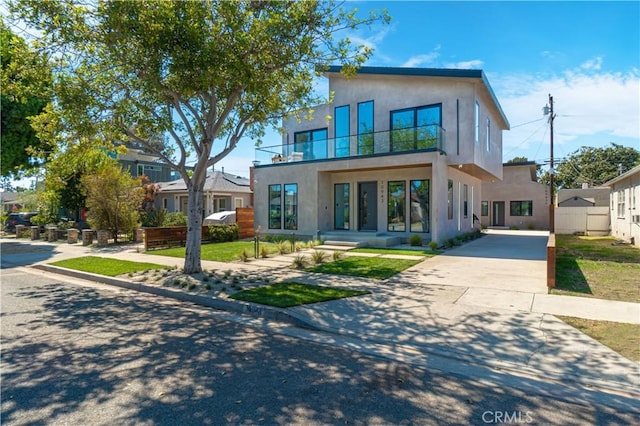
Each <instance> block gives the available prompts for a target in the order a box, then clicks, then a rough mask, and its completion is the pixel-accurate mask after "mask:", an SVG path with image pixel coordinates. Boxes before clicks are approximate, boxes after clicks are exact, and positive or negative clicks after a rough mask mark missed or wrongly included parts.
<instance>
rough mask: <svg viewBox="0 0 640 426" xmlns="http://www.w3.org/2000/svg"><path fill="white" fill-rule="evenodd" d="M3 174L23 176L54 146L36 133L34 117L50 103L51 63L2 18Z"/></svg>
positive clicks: (0, 163) (0, 103) (0, 169)
mask: <svg viewBox="0 0 640 426" xmlns="http://www.w3.org/2000/svg"><path fill="white" fill-rule="evenodd" d="M0 64H1V66H0V70H1V71H0V84H1V86H2V94H0V109H1V111H2V124H1V125H0V138H1V140H2V150H1V151H0V156H1V157H0V174H1V175H2V176H3V177H7V178H20V177H22V176H23V175H24V174H25V173H28V172H29V171H31V170H32V169H34V168H37V167H39V166H40V161H39V159H40V158H42V154H43V152H46V151H50V149H51V147H50V145H49V143H48V142H47V141H46V140H43V139H40V138H38V137H37V135H36V132H35V131H34V129H33V128H32V126H31V118H32V117H35V116H37V115H38V114H40V113H41V112H42V111H43V110H44V108H45V106H46V105H47V104H48V103H49V96H50V94H49V91H50V88H51V87H50V85H51V74H50V67H49V64H48V61H47V59H46V56H44V55H40V54H38V52H36V51H34V50H33V49H31V48H30V47H29V46H28V45H27V43H26V42H25V41H24V39H22V38H21V37H19V36H17V35H16V34H14V33H13V32H12V31H11V30H10V29H9V28H8V27H7V26H6V25H5V23H4V20H3V19H0Z"/></svg>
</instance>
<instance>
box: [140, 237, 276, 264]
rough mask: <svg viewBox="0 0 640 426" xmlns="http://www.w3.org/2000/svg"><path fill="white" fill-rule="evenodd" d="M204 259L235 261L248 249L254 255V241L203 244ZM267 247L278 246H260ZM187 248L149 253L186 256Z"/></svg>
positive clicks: (263, 244) (270, 250)
mask: <svg viewBox="0 0 640 426" xmlns="http://www.w3.org/2000/svg"><path fill="white" fill-rule="evenodd" d="M201 247H202V248H201V250H202V254H201V257H200V258H201V259H202V260H211V261H215V262H233V261H236V260H238V259H239V257H240V253H242V251H243V250H247V252H248V253H249V256H250V257H253V256H254V246H253V241H232V242H228V243H210V244H203V245H202V246H201ZM262 247H267V250H268V251H269V253H276V251H277V250H276V246H275V245H274V244H272V243H265V242H261V243H260V248H261V249H262ZM185 251H186V249H185V248H184V247H175V248H170V249H162V250H150V251H147V252H146V253H147V254H157V255H159V256H170V257H180V258H183V259H184V257H185Z"/></svg>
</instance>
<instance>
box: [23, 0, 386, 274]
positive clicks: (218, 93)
mask: <svg viewBox="0 0 640 426" xmlns="http://www.w3.org/2000/svg"><path fill="white" fill-rule="evenodd" d="M13 10H14V11H15V12H18V16H20V17H21V18H22V19H24V20H25V21H26V22H28V23H29V24H30V25H33V26H35V27H36V28H37V29H38V30H39V31H41V32H42V34H44V37H45V39H46V41H47V43H48V44H47V46H49V48H51V49H54V48H58V50H57V52H58V53H57V54H58V55H59V56H58V57H59V58H60V59H61V61H60V64H61V65H63V68H61V69H60V70H59V72H58V74H57V81H56V83H57V84H56V94H57V100H58V104H57V107H58V108H57V110H56V113H57V114H58V115H59V116H62V117H63V120H61V122H63V123H64V124H65V126H66V129H67V130H68V129H71V128H72V129H74V131H76V132H82V133H84V134H101V135H103V136H106V137H108V138H111V139H112V140H121V141H123V140H128V141H131V142H136V143H138V144H140V145H141V146H143V147H144V148H145V149H147V150H148V151H151V152H153V153H155V154H157V155H159V156H160V157H161V158H162V159H163V160H164V161H166V162H167V163H168V164H169V165H171V167H173V168H174V169H175V170H177V171H178V172H179V173H180V174H181V176H182V179H184V181H185V183H186V185H187V188H188V192H189V201H188V217H189V225H188V233H187V247H186V258H185V265H184V269H185V272H187V273H196V272H199V271H200V270H201V262H200V254H201V249H200V243H201V231H200V228H201V226H202V211H203V187H204V182H205V177H206V170H207V168H208V167H210V166H212V165H214V164H215V163H216V162H218V161H220V160H221V159H222V158H224V157H225V156H226V155H227V154H229V152H231V151H232V150H233V149H234V148H235V147H236V145H237V143H238V141H239V140H240V139H241V138H242V137H252V138H254V139H256V140H258V141H259V140H260V137H261V136H262V135H264V130H265V128H266V127H267V126H278V125H279V124H280V119H281V117H282V116H283V115H286V114H289V113H294V112H295V111H308V110H309V108H310V107H311V106H312V105H315V104H317V103H318V102H319V101H320V100H319V99H317V97H316V96H315V95H314V92H313V84H314V79H315V77H316V76H317V75H318V74H317V73H318V72H319V71H321V70H322V69H323V68H324V67H326V66H327V65H329V64H332V63H340V64H342V65H344V68H343V69H344V70H345V72H347V73H353V72H354V71H355V69H356V68H357V67H358V66H359V65H361V64H362V63H363V62H364V61H365V60H366V59H368V58H369V57H370V55H371V49H370V48H368V47H365V46H354V45H352V43H351V42H350V40H349V39H348V37H347V34H348V32H349V31H353V30H354V29H356V28H357V27H359V26H362V25H368V24H373V23H377V22H386V21H388V17H387V15H386V13H384V12H383V13H380V14H378V13H373V12H372V13H369V14H366V15H365V16H364V17H362V18H360V17H359V16H358V13H357V11H355V10H354V11H347V10H345V9H343V7H342V5H341V4H336V3H334V2H332V1H326V2H325V1H311V0H310V1H249V0H246V1H214V0H194V1H157V0H138V1H108V0H107V1H102V2H98V3H89V5H87V4H86V2H81V1H73V0H51V1H48V2H41V1H40V0H16V7H15V8H14V9H13ZM66 55H70V56H68V60H64V58H65V56H66ZM165 136H167V137H165ZM190 159H194V161H195V165H194V167H193V173H192V174H191V175H190V174H188V173H187V166H186V164H187V161H189V160H190Z"/></svg>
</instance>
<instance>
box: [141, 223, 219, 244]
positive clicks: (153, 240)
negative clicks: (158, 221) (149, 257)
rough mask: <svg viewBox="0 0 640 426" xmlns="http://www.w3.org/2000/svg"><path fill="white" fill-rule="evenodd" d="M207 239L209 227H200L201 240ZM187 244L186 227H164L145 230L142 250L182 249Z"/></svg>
mask: <svg viewBox="0 0 640 426" xmlns="http://www.w3.org/2000/svg"><path fill="white" fill-rule="evenodd" d="M208 238H209V227H208V226H203V227H202V240H203V241H205V240H207V239H208ZM186 244H187V227H186V226H165V227H162V228H145V230H144V249H145V250H152V249H159V248H168V247H184V246H185V245H186Z"/></svg>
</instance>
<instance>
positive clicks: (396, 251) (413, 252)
mask: <svg viewBox="0 0 640 426" xmlns="http://www.w3.org/2000/svg"><path fill="white" fill-rule="evenodd" d="M349 253H375V254H402V255H408V256H425V257H433V256H437V255H439V254H440V253H442V252H441V251H437V250H436V251H432V250H431V249H418V250H408V249H393V248H373V247H360V248H356V249H353V250H349Z"/></svg>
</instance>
